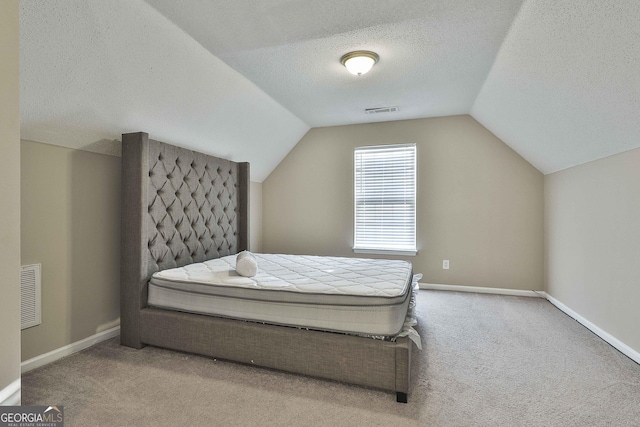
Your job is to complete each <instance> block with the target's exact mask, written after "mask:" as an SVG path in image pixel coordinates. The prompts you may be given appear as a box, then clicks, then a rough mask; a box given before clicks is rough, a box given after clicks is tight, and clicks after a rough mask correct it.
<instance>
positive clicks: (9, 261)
mask: <svg viewBox="0 0 640 427" xmlns="http://www.w3.org/2000/svg"><path fill="white" fill-rule="evenodd" d="M18 10H19V9H18V1H17V0H7V1H2V2H0V40H2V42H1V43H0V94H1V95H0V152H2V155H0V182H1V183H2V185H0V200H2V203H1V204H0V294H1V295H2V298H0V325H2V327H1V328H0V342H1V343H2V350H0V393H1V392H3V390H7V392H8V389H7V386H9V385H10V384H12V383H13V382H14V381H16V380H18V379H20V98H19V74H20V69H19V61H20V53H19V48H18V46H19V35H20V32H19V14H18ZM3 400H4V399H0V403H2V401H3ZM10 403H16V402H10Z"/></svg>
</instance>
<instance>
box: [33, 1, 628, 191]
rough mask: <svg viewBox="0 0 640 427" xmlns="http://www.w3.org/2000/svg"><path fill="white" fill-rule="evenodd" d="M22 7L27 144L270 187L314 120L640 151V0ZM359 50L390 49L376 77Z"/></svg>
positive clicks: (584, 155)
mask: <svg viewBox="0 0 640 427" xmlns="http://www.w3.org/2000/svg"><path fill="white" fill-rule="evenodd" d="M20 4H21V115H22V138H24V139H32V140H36V141H41V142H48V143H53V144H58V145H63V146H68V147H72V148H83V149H89V150H95V151H101V152H104V151H112V152H115V151H116V150H117V144H116V143H117V140H119V138H120V134H121V133H123V132H130V131H138V130H143V131H148V132H149V133H150V134H151V136H152V137H154V138H157V139H161V140H166V141H169V142H172V143H175V144H177V145H182V146H185V147H188V148H193V149H197V150H200V151H204V152H207V153H211V154H215V155H219V156H223V157H227V158H231V159H233V160H242V161H250V162H251V163H252V179H253V180H257V181H262V180H263V179H264V178H265V177H266V176H267V175H268V174H269V173H270V172H271V170H273V168H275V166H276V165H277V164H278V162H279V161H280V160H281V159H282V158H283V157H284V156H285V155H286V154H287V153H288V151H289V150H290V149H291V148H292V147H293V146H294V145H295V144H296V143H297V142H298V140H299V139H300V138H301V137H302V135H304V133H305V132H306V131H307V130H308V129H309V127H316V126H330V125H341V124H350V123H364V122H371V121H388V120H402V119H409V118H418V117H435V116H445V115H453V114H471V115H472V116H473V117H475V118H476V119H477V120H478V121H480V122H481V123H482V124H483V125H484V126H485V127H487V128H488V129H489V130H491V131H492V132H494V133H495V134H496V135H497V136H498V137H500V138H501V139H502V140H503V141H505V142H506V143H507V144H509V145H510V146H511V147H512V148H514V149H515V150H516V151H517V152H519V153H520V154H521V155H522V156H523V157H524V158H525V159H527V160H528V161H529V162H531V163H532V164H533V165H534V166H535V167H537V168H538V169H540V170H541V171H543V172H545V173H549V172H553V171H556V170H560V169H563V168H566V167H570V166H573V165H576V164H580V163H584V162H587V161H590V160H594V159H597V158H600V157H604V156H608V155H611V154H615V153H618V152H621V151H625V150H628V149H631V148H635V147H638V146H640V124H639V123H640V121H639V120H637V116H638V112H639V111H640V108H639V107H640V105H639V102H640V101H639V100H640V83H639V82H640V78H639V77H638V76H640V64H639V58H640V55H639V54H638V52H640V45H639V43H640V33H639V30H638V25H637V23H638V22H640V10H639V8H640V2H637V1H636V0H615V1H613V0H611V1H602V0H599V1H596V0H583V1H582V0H581V1H575V0H573V1H570V0H553V1H552V0H525V1H524V2H523V0H473V1H469V0H448V1H447V0H430V1H424V0H386V1H378V0H352V1H349V2H345V1H344V0H325V1H317V0H235V1H228V0H181V1H175V0H146V1H143V0H47V1H46V2H45V1H40V0H22V1H21V2H20ZM356 49H367V50H374V51H376V52H377V53H378V54H379V55H380V62H379V63H378V64H376V66H375V67H374V69H373V70H372V71H371V72H370V73H369V74H367V75H365V76H361V77H355V76H352V75H350V74H348V73H347V72H346V70H345V69H344V68H343V67H342V66H341V65H340V63H339V59H340V57H341V56H342V55H343V54H344V53H346V52H349V51H351V50H356ZM379 106H398V107H399V109H400V111H399V112H397V113H389V114H388V115H385V114H380V115H365V114H364V109H365V108H371V107H379Z"/></svg>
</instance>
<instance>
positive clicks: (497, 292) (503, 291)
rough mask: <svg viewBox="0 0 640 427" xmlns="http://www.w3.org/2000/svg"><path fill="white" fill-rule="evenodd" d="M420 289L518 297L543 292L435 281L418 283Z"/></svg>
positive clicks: (539, 295) (541, 293)
mask: <svg viewBox="0 0 640 427" xmlns="http://www.w3.org/2000/svg"><path fill="white" fill-rule="evenodd" d="M418 285H419V286H420V289H432V290H435V291H455V292H475V293H478V294H495V295H514V296H518V297H536V298H544V295H543V294H544V292H541V291H527V290H520V289H505V288H483V287H479V286H461V285H439V284H436V283H419V284H418Z"/></svg>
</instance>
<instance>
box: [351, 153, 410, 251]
mask: <svg viewBox="0 0 640 427" xmlns="http://www.w3.org/2000/svg"><path fill="white" fill-rule="evenodd" d="M354 159H355V165H354V170H355V174H354V175H355V227H354V230H355V233H354V248H353V249H354V250H355V251H362V252H366V251H373V252H378V251H379V252H386V251H391V252H409V253H411V254H415V252H416V145H415V144H402V145H384V146H373V147H359V148H356V150H355V156H354Z"/></svg>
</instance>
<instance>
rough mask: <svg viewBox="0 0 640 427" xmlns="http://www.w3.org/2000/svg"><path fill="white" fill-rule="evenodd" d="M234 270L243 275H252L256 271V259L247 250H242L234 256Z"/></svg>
mask: <svg viewBox="0 0 640 427" xmlns="http://www.w3.org/2000/svg"><path fill="white" fill-rule="evenodd" d="M236 272H237V273H238V274H239V275H241V276H244V277H253V276H255V275H256V273H257V272H258V261H256V257H254V256H253V254H252V253H251V252H249V251H242V252H240V253H239V254H238V255H237V256H236Z"/></svg>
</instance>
